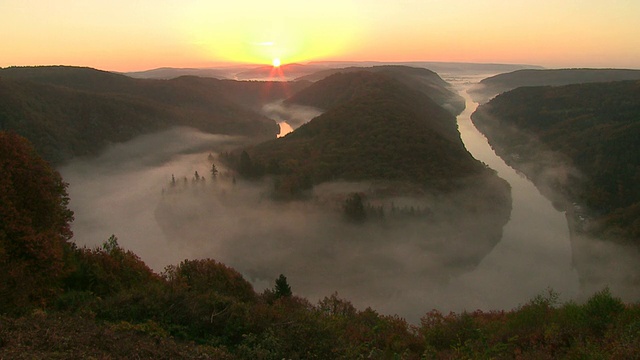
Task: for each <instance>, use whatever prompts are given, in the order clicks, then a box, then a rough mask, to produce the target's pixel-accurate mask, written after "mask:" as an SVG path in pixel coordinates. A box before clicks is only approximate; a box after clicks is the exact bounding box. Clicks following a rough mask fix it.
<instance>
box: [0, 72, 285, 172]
mask: <svg viewBox="0 0 640 360" xmlns="http://www.w3.org/2000/svg"><path fill="white" fill-rule="evenodd" d="M234 83H235V82H231V81H221V80H216V79H203V78H197V77H181V78H177V79H172V80H142V79H132V78H129V77H126V76H123V75H118V74H113V73H109V72H105V71H99V70H95V69H90V68H77V67H64V66H52V67H21V68H6V69H0V129H2V130H13V131H16V132H17V133H19V134H21V135H23V136H25V137H27V138H28V139H29V140H31V141H32V142H33V143H34V145H35V147H36V149H37V150H38V151H39V152H40V153H41V154H42V155H43V156H44V157H45V158H46V159H47V160H49V161H52V162H53V163H61V162H63V161H65V160H68V159H69V158H71V157H73V156H78V155H87V154H95V153H96V152H98V151H100V150H101V149H102V148H103V147H104V146H105V145H106V144H109V143H113V142H121V141H126V140H130V139H132V138H134V137H136V136H138V135H142V134H145V133H149V132H154V131H159V130H163V129H166V128H168V127H172V126H190V127H195V128H198V129H200V130H202V131H206V132H211V133H220V134H229V135H243V136H248V137H251V138H255V139H257V140H264V139H269V138H275V136H276V134H277V133H278V131H279V130H278V125H277V124H276V123H275V122H274V121H272V120H270V119H268V118H266V117H264V116H262V115H260V114H259V113H257V112H256V111H255V110H251V107H253V108H256V107H259V106H258V105H257V104H258V103H260V102H261V101H262V102H267V101H273V100H274V99H278V98H284V97H285V96H287V95H289V93H288V92H285V91H284V90H283V88H282V86H271V85H270V84H269V83H258V82H247V83H245V84H244V85H243V84H234ZM239 87H240V88H241V89H238V88H239ZM243 90H245V91H244V92H243ZM239 93H242V94H245V95H243V96H242V97H240V96H239V95H237V94H239Z"/></svg>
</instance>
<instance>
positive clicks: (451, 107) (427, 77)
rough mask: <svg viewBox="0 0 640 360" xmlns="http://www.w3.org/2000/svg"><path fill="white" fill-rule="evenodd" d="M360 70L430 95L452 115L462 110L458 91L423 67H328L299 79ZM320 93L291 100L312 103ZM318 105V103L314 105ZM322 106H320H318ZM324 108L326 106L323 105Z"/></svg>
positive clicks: (310, 79) (318, 77)
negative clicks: (382, 75)
mask: <svg viewBox="0 0 640 360" xmlns="http://www.w3.org/2000/svg"><path fill="white" fill-rule="evenodd" d="M361 71H369V72H374V73H379V74H384V75H387V76H389V77H392V78H394V79H396V80H398V81H399V82H401V83H403V84H404V85H406V86H408V87H409V88H411V89H413V90H417V91H419V92H421V93H423V94H424V95H426V96H428V97H430V98H431V99H432V100H433V101H435V102H436V103H437V104H438V105H440V106H442V107H444V108H445V109H447V110H448V111H449V112H451V113H452V114H453V115H458V114H459V113H461V112H462V110H464V107H465V103H464V99H463V98H462V97H461V96H460V95H458V93H457V92H456V91H455V90H453V89H452V88H451V85H450V84H449V83H447V82H446V81H444V80H443V79H442V78H441V77H440V76H439V75H438V74H436V73H435V72H433V71H431V70H428V69H424V68H415V67H409V66H400V65H383V66H373V67H348V68H342V69H330V70H323V71H319V72H316V73H313V74H311V75H307V76H304V77H301V78H300V79H299V80H306V81H314V82H315V81H319V80H323V79H325V78H327V77H330V76H331V75H334V74H337V73H352V72H361ZM333 90H334V91H340V89H339V88H338V89H333ZM318 95H320V96H321V95H324V94H322V93H320V94H316V95H314V94H308V93H307V94H304V93H303V94H300V95H299V96H296V97H294V98H292V99H291V100H290V101H291V102H297V103H301V104H306V105H312V104H311V103H313V102H317V100H315V101H314V100H313V98H314V97H317V96H318ZM314 106H320V105H314ZM320 107H322V106H320ZM325 108H326V107H325Z"/></svg>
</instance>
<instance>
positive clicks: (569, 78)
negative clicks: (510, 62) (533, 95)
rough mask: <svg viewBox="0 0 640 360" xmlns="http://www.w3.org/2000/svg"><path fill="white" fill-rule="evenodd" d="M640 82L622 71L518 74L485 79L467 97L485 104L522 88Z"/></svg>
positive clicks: (636, 76)
mask: <svg viewBox="0 0 640 360" xmlns="http://www.w3.org/2000/svg"><path fill="white" fill-rule="evenodd" d="M638 79H640V70H623V69H554V70H532V69H529V70H517V71H514V72H510V73H506V74H499V75H496V76H492V77H490V78H486V79H484V80H482V81H480V83H479V84H478V85H476V86H475V87H473V88H472V89H471V90H470V91H469V94H470V95H471V96H472V97H473V99H474V101H476V102H478V103H481V104H482V103H485V102H487V101H489V99H491V98H492V97H494V96H495V95H498V94H500V93H503V92H505V91H509V90H511V89H515V88H518V87H521V86H548V85H553V86H560V85H570V84H583V83H593V82H609V81H621V80H638Z"/></svg>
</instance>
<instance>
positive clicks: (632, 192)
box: [472, 81, 640, 245]
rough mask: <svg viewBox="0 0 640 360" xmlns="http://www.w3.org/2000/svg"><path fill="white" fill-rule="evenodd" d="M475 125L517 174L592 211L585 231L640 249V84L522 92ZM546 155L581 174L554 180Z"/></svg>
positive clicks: (481, 111)
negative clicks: (554, 189) (553, 188)
mask: <svg viewBox="0 0 640 360" xmlns="http://www.w3.org/2000/svg"><path fill="white" fill-rule="evenodd" d="M472 119H473V122H474V124H475V125H476V126H477V127H478V129H480V130H481V131H482V132H483V133H485V134H486V135H487V138H488V139H489V141H490V143H491V145H492V146H493V147H494V148H495V149H496V152H498V153H499V155H501V156H502V157H503V158H504V159H505V160H506V161H507V162H509V163H510V164H511V165H512V166H513V167H514V168H516V169H519V170H521V171H523V172H524V173H526V174H527V176H529V177H530V178H532V179H533V180H534V182H536V183H537V185H539V186H540V185H543V186H544V184H541V182H543V181H548V180H551V181H555V184H552V185H555V186H556V187H557V188H558V189H560V190H561V191H563V192H564V193H565V194H566V195H567V196H568V197H569V198H570V200H571V201H573V202H576V203H578V204H580V206H581V207H582V206H586V209H583V210H580V211H578V212H580V213H581V212H585V213H581V214H578V215H579V216H581V217H582V218H586V220H584V223H583V224H582V225H583V226H584V228H585V230H587V231H589V232H591V233H594V234H599V235H601V236H604V237H607V238H613V239H618V240H627V241H633V242H635V243H637V244H638V245H640V220H639V219H640V186H638V184H639V183H640V141H638V139H640V81H622V82H610V83H594V84H580V85H568V86H563V87H527V88H519V89H515V90H513V91H510V92H507V93H504V94H502V95H499V96H497V97H496V98H494V99H493V100H491V101H490V102H489V103H488V104H486V105H483V106H481V107H479V108H478V110H477V112H476V113H475V114H474V115H473V117H472ZM545 149H548V150H550V151H552V152H554V153H555V154H556V155H560V158H561V159H565V160H566V161H568V162H569V165H571V166H574V167H575V168H577V169H578V170H579V174H577V175H572V174H571V172H569V173H568V174H564V173H560V174H561V175H562V176H560V177H556V178H551V179H550V178H549V176H548V175H549V171H546V170H549V168H550V167H551V166H554V167H557V166H558V163H557V161H556V160H554V159H553V158H552V157H549V156H542V154H544V150H545Z"/></svg>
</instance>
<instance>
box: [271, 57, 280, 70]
mask: <svg viewBox="0 0 640 360" xmlns="http://www.w3.org/2000/svg"><path fill="white" fill-rule="evenodd" d="M271 63H272V64H273V67H276V68H277V67H280V59H279V58H274V59H273V61H272V62H271Z"/></svg>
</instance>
